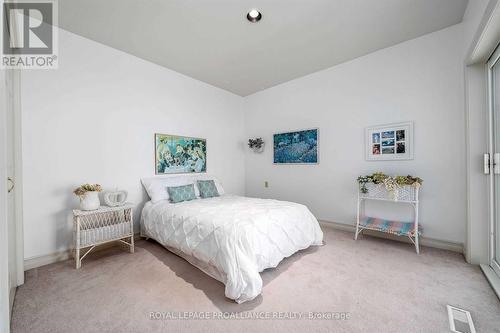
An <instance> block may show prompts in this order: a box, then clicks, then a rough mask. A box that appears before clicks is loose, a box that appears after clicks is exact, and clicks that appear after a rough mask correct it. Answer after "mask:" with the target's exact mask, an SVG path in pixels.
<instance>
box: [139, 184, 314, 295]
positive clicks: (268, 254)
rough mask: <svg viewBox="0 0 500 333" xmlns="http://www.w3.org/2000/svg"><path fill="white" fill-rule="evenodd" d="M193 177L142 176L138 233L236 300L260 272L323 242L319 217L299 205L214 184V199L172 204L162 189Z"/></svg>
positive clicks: (256, 290)
mask: <svg viewBox="0 0 500 333" xmlns="http://www.w3.org/2000/svg"><path fill="white" fill-rule="evenodd" d="M203 177H204V178H205V179H206V178H210V176H207V175H204V176H203ZM196 179H199V176H198V177H196V176H182V177H180V178H179V176H177V177H168V178H163V179H160V180H158V178H154V179H153V180H151V181H150V182H149V183H148V181H144V180H143V184H144V186H145V188H146V190H147V191H148V194H150V197H151V201H149V202H147V203H146V205H145V206H144V209H143V211H142V218H141V235H142V236H144V237H148V238H152V239H154V240H156V241H157V242H158V243H160V244H161V245H163V246H164V247H165V248H167V249H168V250H170V251H172V252H173V253H175V254H177V255H179V256H181V257H183V258H184V259H186V260H187V261H189V262H190V263H191V264H192V265H194V266H196V267H198V268H199V269H201V270H202V271H204V272H205V273H206V274H208V275H210V276H212V277H213V278H215V279H217V280H219V281H221V282H222V283H224V284H225V286H226V288H225V295H226V297H228V298H230V299H233V300H235V301H236V302H237V303H243V302H246V301H249V300H252V299H254V298H255V297H257V296H258V295H259V294H260V293H261V291H262V279H261V277H260V274H259V272H262V271H263V270H265V269H267V268H272V267H276V266H277V265H278V264H279V263H280V261H281V260H283V259H284V258H286V257H289V256H291V255H292V254H293V253H295V252H297V251H299V250H302V249H305V248H308V247H310V246H313V245H322V243H323V232H322V231H321V228H320V226H319V223H318V221H317V220H316V218H315V217H314V215H313V214H312V213H311V212H310V211H309V209H308V208H307V207H306V206H304V205H301V204H297V203H293V202H286V201H278V200H271V199H258V198H247V197H241V196H236V195H228V194H224V191H223V189H222V186H221V185H220V183H219V182H216V184H217V189H218V191H219V193H221V195H220V196H219V197H215V198H206V199H196V200H191V201H184V202H180V203H176V204H172V203H170V202H169V201H168V199H165V198H164V196H165V194H164V193H162V192H161V189H162V188H165V186H169V184H182V183H188V182H193V181H196ZM155 182H156V183H155ZM151 184H153V185H151ZM152 187H156V190H157V192H156V194H161V196H160V197H158V196H155V193H154V192H155V190H152ZM150 192H151V193H150ZM165 192H166V191H165Z"/></svg>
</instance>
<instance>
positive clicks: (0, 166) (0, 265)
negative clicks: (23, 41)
mask: <svg viewBox="0 0 500 333" xmlns="http://www.w3.org/2000/svg"><path fill="white" fill-rule="evenodd" d="M0 80H1V82H0V97H6V96H7V87H6V78H5V71H0ZM0 100H3V101H4V102H1V103H0V133H1V140H0V142H1V144H0V331H2V332H9V329H10V304H9V296H10V286H9V258H8V249H9V245H8V244H9V243H8V229H7V187H8V184H7V177H8V176H7V164H6V153H7V149H6V148H7V146H6V141H7V140H6V139H7V137H6V135H7V134H6V132H7V128H6V123H7V103H6V102H5V98H2V99H0Z"/></svg>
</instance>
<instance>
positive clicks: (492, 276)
mask: <svg viewBox="0 0 500 333" xmlns="http://www.w3.org/2000/svg"><path fill="white" fill-rule="evenodd" d="M480 267H481V270H482V271H483V274H484V275H485V276H486V279H487V280H488V282H489V283H490V285H491V287H492V288H493V290H494V291H495V294H497V297H498V298H499V299H500V277H498V275H497V274H496V273H495V271H494V270H493V268H491V267H490V266H488V265H484V264H481V265H480Z"/></svg>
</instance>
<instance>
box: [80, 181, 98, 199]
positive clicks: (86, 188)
mask: <svg viewBox="0 0 500 333" xmlns="http://www.w3.org/2000/svg"><path fill="white" fill-rule="evenodd" d="M101 191H102V187H101V185H99V184H83V185H81V186H80V187H77V188H76V189H75V190H74V191H73V193H74V194H75V195H77V196H79V197H81V196H84V195H85V193H87V192H101Z"/></svg>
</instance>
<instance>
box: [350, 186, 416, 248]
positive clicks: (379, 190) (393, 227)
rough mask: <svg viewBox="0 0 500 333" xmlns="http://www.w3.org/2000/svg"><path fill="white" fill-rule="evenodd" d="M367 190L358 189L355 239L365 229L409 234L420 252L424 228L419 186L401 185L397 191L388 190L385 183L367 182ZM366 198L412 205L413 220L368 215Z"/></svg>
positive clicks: (400, 234)
mask: <svg viewBox="0 0 500 333" xmlns="http://www.w3.org/2000/svg"><path fill="white" fill-rule="evenodd" d="M365 186H366V189H367V192H366V193H363V192H362V191H361V187H360V189H359V191H358V212H357V222H356V233H355V235H354V239H355V240H357V239H358V235H359V234H360V233H361V232H363V230H375V231H380V232H385V233H389V234H393V235H396V236H407V237H408V238H409V239H410V241H411V242H412V243H413V244H414V245H415V250H416V251H417V254H418V253H420V247H419V236H420V234H421V233H422V228H421V226H419V224H418V194H419V193H418V192H419V187H415V186H409V185H408V186H401V187H399V188H398V189H397V190H396V191H395V192H389V191H387V190H386V188H385V186H384V184H374V183H367V184H366V185H365ZM366 200H379V201H390V202H396V203H400V204H407V205H411V206H412V207H413V210H414V219H413V221H409V222H406V221H391V220H385V219H380V218H375V217H370V216H366V215H365V213H364V203H365V201H366Z"/></svg>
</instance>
